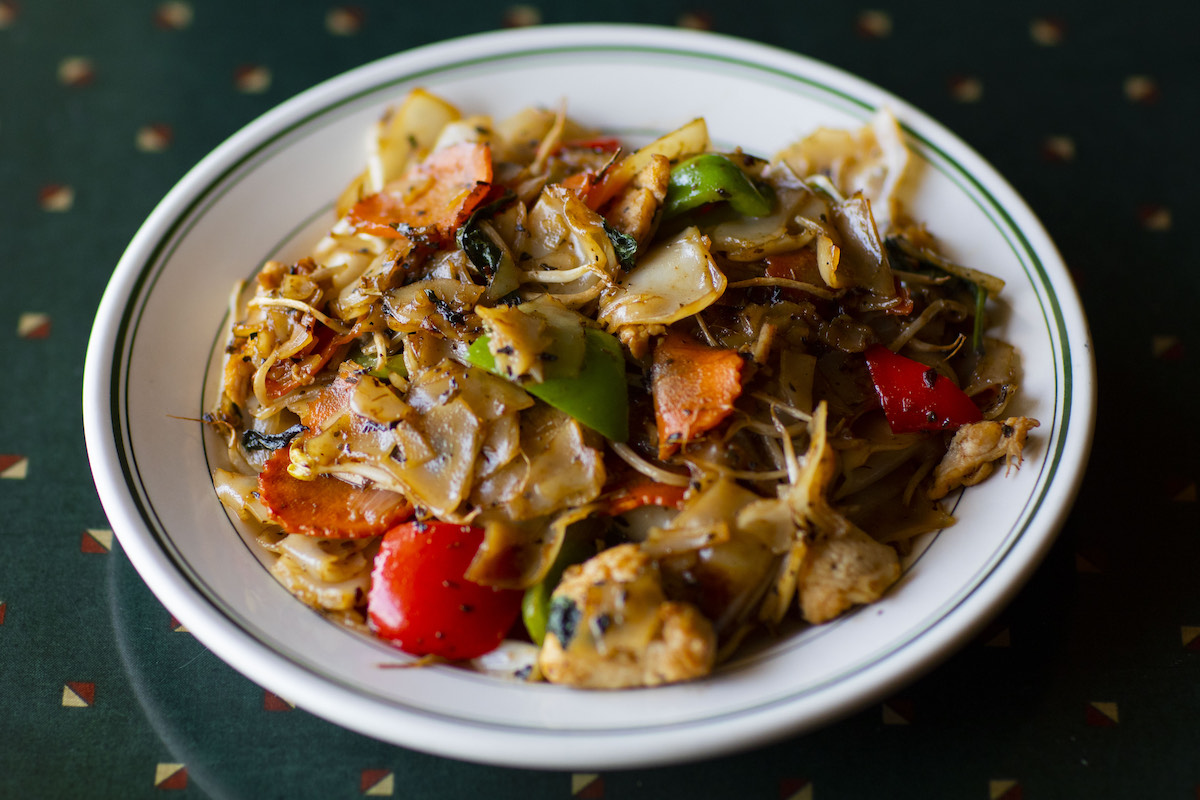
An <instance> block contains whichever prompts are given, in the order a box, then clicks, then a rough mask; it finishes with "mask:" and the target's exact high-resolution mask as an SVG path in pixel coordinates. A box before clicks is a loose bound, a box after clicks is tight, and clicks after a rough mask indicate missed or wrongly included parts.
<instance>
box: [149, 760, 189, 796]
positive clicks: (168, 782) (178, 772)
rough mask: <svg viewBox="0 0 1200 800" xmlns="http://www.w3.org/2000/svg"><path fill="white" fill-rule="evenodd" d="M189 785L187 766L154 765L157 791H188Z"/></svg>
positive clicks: (161, 763) (162, 763)
mask: <svg viewBox="0 0 1200 800" xmlns="http://www.w3.org/2000/svg"><path fill="white" fill-rule="evenodd" d="M187 785H188V775H187V766H186V765H184V764H172V763H166V762H161V761H160V762H159V763H158V764H155V765H154V788H155V789H168V790H170V789H175V790H178V789H186V788H187Z"/></svg>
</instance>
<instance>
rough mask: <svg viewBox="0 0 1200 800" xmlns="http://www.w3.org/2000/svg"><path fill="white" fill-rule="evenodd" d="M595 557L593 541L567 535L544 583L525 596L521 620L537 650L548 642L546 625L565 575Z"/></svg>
mask: <svg viewBox="0 0 1200 800" xmlns="http://www.w3.org/2000/svg"><path fill="white" fill-rule="evenodd" d="M594 555H596V547H595V542H594V541H592V540H590V539H589V537H586V536H572V535H571V534H570V532H569V531H568V533H567V536H566V538H564V539H563V543H562V547H560V548H559V550H558V556H557V557H556V558H555V559H554V563H553V564H551V565H550V569H548V570H547V571H546V576H545V577H544V578H542V581H541V583H536V584H534V585H533V586H530V587H529V588H528V589H526V590H525V596H524V597H522V598H521V619H522V621H523V622H524V623H525V630H526V631H528V632H529V638H530V639H532V640H533V642H534V644H536V645H537V646H538V647H541V646H542V642H543V641H544V640H545V638H546V624H547V621H548V620H549V619H550V595H552V594H553V593H554V589H555V587H557V586H558V582H559V581H560V580H562V574H563V572H565V571H566V569H567V567H569V566H571V565H572V564H579V563H581V562H584V561H587V560H588V559H589V558H591V557H592V556H594ZM560 638H561V637H560ZM564 644H565V643H564Z"/></svg>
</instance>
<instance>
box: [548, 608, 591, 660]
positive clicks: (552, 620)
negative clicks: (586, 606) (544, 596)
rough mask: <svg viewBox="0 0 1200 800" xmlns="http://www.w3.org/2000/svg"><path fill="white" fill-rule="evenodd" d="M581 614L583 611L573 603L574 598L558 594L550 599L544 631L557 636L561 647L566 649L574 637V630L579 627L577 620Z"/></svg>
mask: <svg viewBox="0 0 1200 800" xmlns="http://www.w3.org/2000/svg"><path fill="white" fill-rule="evenodd" d="M582 616H583V612H582V611H580V610H579V606H577V605H575V601H574V600H572V599H571V598H569V597H563V596H561V595H560V596H558V597H556V598H554V599H553V600H551V601H550V615H549V617H548V618H547V620H546V633H552V634H554V635H555V636H557V637H558V641H560V642H561V643H562V646H563V649H566V648H567V647H569V646H570V644H571V640H572V639H574V638H575V632H576V631H577V630H578V629H579V620H580V618H581V617H582Z"/></svg>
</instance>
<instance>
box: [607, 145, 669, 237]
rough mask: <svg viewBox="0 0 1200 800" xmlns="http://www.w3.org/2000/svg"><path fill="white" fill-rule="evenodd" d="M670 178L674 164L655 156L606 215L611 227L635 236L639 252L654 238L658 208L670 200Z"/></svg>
mask: <svg viewBox="0 0 1200 800" xmlns="http://www.w3.org/2000/svg"><path fill="white" fill-rule="evenodd" d="M670 179H671V162H670V161H668V160H667V158H666V157H665V156H661V155H655V156H654V157H653V158H651V159H650V162H649V163H648V164H646V166H645V167H644V168H643V169H642V170H641V171H640V172H639V173H638V174H637V175H635V176H634V178H633V180H632V181H630V183H629V185H628V186H626V187H625V188H624V189H622V190H621V192H620V194H618V195H617V196H616V199H615V200H613V205H612V208H611V209H610V210H609V212H608V214H607V215H606V219H607V220H608V223H609V224H610V225H612V226H613V227H614V228H616V229H617V230H618V231H620V232H621V233H624V234H627V235H629V236H632V237H633V239H634V241H636V242H637V245H638V252H641V251H642V250H644V249H645V247H646V245H647V244H649V243H650V239H651V238H652V237H653V236H654V230H655V228H656V227H657V222H658V209H659V208H660V207H661V206H662V204H663V200H665V199H666V197H667V185H668V183H669V181H670Z"/></svg>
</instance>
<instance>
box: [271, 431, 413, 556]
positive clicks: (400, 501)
mask: <svg viewBox="0 0 1200 800" xmlns="http://www.w3.org/2000/svg"><path fill="white" fill-rule="evenodd" d="M290 463H291V455H290V453H289V451H288V448H286V447H281V448H279V449H278V450H276V451H275V453H274V455H272V456H271V457H270V458H269V459H267V463H266V467H265V468H264V469H263V471H262V472H260V473H259V475H258V493H259V498H260V499H261V500H262V503H263V505H264V506H266V508H267V511H268V512H270V515H271V519H272V520H274V521H275V522H276V523H278V524H279V526H280V527H282V528H283V529H284V530H285V531H287V532H288V533H302V534H305V535H306V536H318V537H320V538H322V539H360V538H363V537H367V536H381V535H383V534H384V533H387V531H388V530H389V529H390V528H392V527H394V526H395V525H399V524H400V523H401V522H404V521H405V520H407V519H409V518H410V517H411V516H412V514H413V507H412V505H410V504H409V502H408V500H407V499H406V498H405V497H404V495H401V494H396V493H395V492H389V491H386V490H383V489H362V488H359V487H357V486H351V485H350V484H348V483H346V482H345V481H341V480H338V479H337V478H333V477H330V476H328V475H322V476H320V477H317V478H314V479H313V480H311V481H302V480H300V479H298V478H294V477H292V475H291V474H290V473H289V472H288V464H290Z"/></svg>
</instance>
